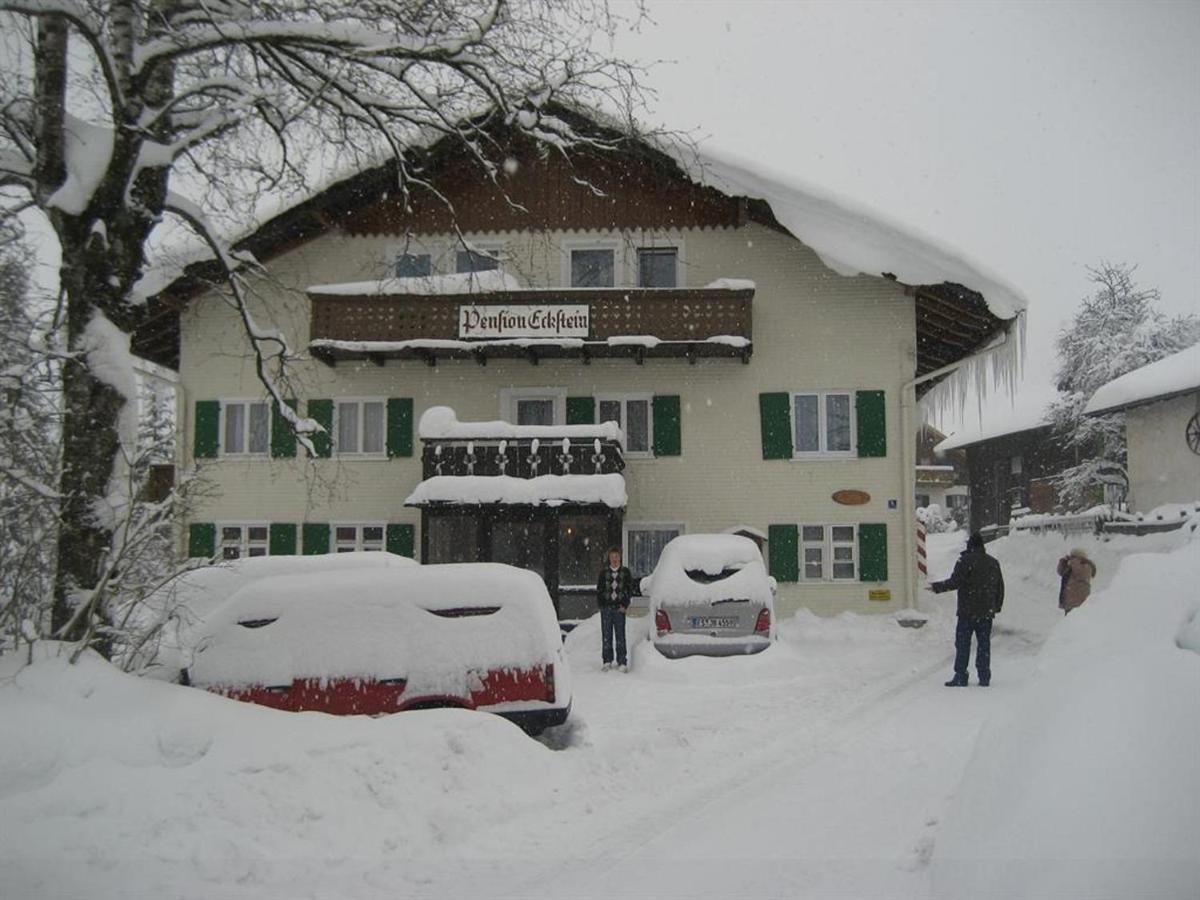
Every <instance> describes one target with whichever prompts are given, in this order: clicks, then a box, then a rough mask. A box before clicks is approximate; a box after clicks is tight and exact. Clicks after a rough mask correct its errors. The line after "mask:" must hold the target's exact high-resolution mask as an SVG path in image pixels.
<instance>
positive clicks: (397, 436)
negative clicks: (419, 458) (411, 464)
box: [387, 397, 413, 459]
mask: <svg viewBox="0 0 1200 900" xmlns="http://www.w3.org/2000/svg"><path fill="white" fill-rule="evenodd" d="M387 455H388V458H389V459H394V458H395V457H397V456H412V455H413V402H412V397H392V398H391V399H389V400H388V402H387Z"/></svg>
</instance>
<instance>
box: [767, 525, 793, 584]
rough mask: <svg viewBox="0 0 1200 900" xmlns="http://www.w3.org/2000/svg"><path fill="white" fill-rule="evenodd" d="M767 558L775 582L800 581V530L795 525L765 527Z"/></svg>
mask: <svg viewBox="0 0 1200 900" xmlns="http://www.w3.org/2000/svg"><path fill="white" fill-rule="evenodd" d="M767 558H768V559H769V560H770V562H771V575H772V576H774V578H775V580H776V581H780V582H782V581H799V580H800V529H799V527H797V526H796V525H768V526H767Z"/></svg>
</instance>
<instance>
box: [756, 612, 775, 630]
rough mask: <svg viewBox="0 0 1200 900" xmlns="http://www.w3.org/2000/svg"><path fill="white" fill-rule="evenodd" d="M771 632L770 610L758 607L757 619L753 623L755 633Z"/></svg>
mask: <svg viewBox="0 0 1200 900" xmlns="http://www.w3.org/2000/svg"><path fill="white" fill-rule="evenodd" d="M770 632H771V611H770V610H769V609H760V610H759V611H758V621H757V622H755V623H754V633H755V634H770Z"/></svg>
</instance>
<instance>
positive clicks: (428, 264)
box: [396, 253, 433, 278]
mask: <svg viewBox="0 0 1200 900" xmlns="http://www.w3.org/2000/svg"><path fill="white" fill-rule="evenodd" d="M432 274H433V261H432V259H431V258H430V256H429V254H428V253H400V254H397V256H396V277H397V278H428V277H429V276H430V275H432Z"/></svg>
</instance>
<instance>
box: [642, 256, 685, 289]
mask: <svg viewBox="0 0 1200 900" xmlns="http://www.w3.org/2000/svg"><path fill="white" fill-rule="evenodd" d="M678 263H679V248H678V247H640V248H639V249H638V287H644V288H673V287H678V286H679V272H678Z"/></svg>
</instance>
